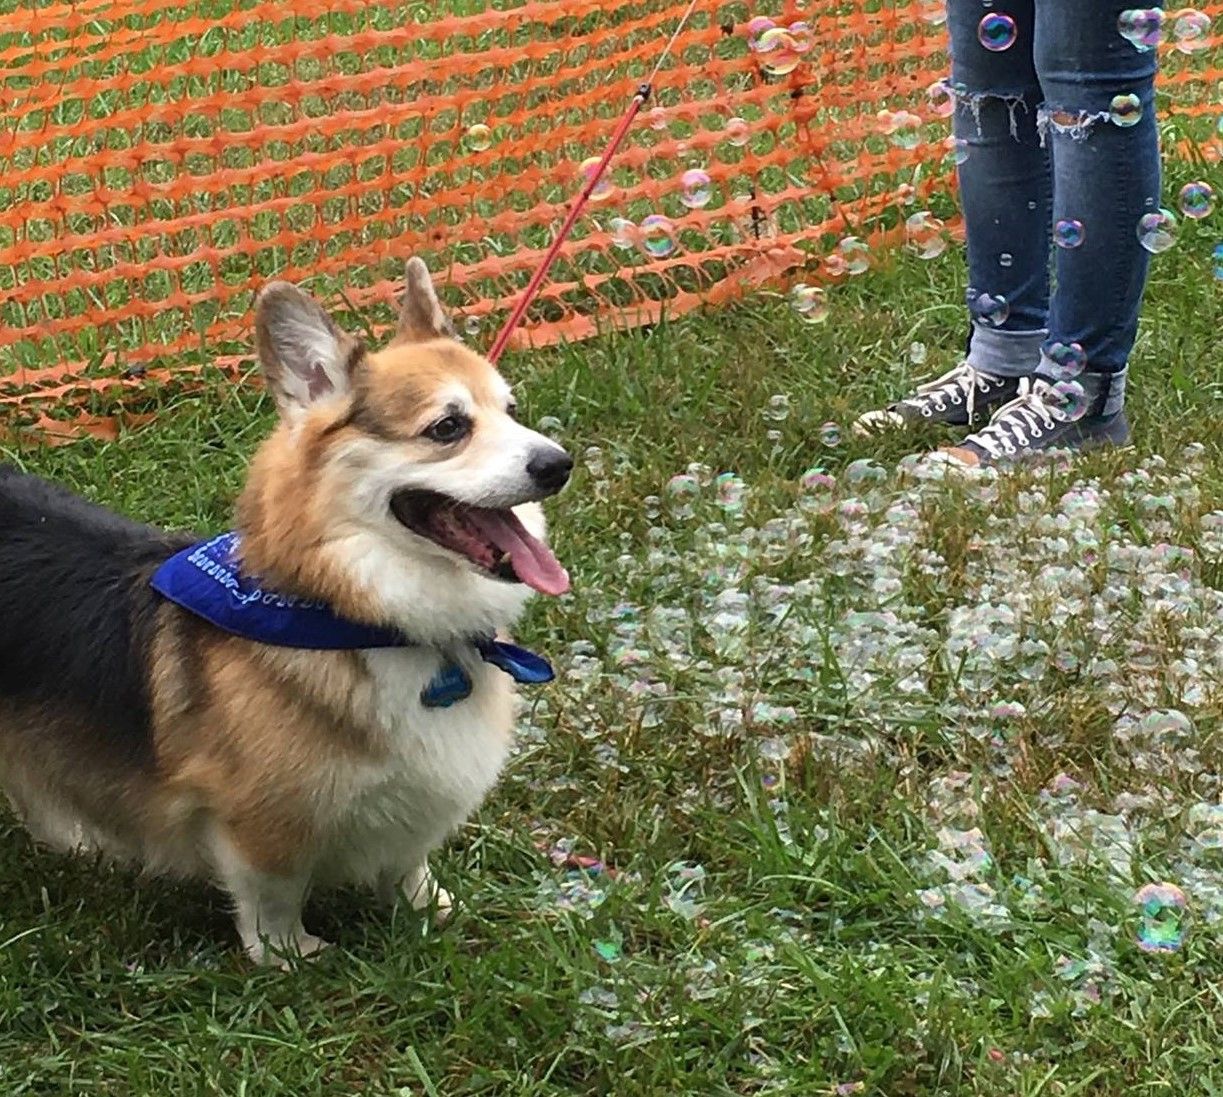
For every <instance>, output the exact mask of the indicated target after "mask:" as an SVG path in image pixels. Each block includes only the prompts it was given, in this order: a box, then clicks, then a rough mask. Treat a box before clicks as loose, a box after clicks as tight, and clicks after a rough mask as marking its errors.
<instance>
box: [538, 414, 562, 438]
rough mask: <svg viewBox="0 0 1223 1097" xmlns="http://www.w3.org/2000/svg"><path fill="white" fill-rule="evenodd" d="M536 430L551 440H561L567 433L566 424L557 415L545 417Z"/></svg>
mask: <svg viewBox="0 0 1223 1097" xmlns="http://www.w3.org/2000/svg"><path fill="white" fill-rule="evenodd" d="M536 429H537V430H538V431H539V433H540V434H546V435H547V436H548V437H549V438H559V437H560V436H561V435H562V434H564V432H565V424H564V423H562V422H561V421H560V420H559V419H558V418H557V417H556V416H555V415H545V416H544V417H543V418H542V419H540V421H539V423H538V424H537V426H536Z"/></svg>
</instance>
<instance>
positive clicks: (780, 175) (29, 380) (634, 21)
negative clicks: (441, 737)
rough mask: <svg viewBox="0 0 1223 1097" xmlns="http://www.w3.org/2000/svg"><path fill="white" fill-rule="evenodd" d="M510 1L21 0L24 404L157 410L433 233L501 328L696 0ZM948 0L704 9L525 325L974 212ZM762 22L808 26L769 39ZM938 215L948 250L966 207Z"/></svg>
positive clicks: (18, 211)
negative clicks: (936, 94) (257, 323)
mask: <svg viewBox="0 0 1223 1097" xmlns="http://www.w3.org/2000/svg"><path fill="white" fill-rule="evenodd" d="M493 5H495V7H494V6H486V5H485V4H484V3H483V0H432V2H431V3H408V4H402V3H401V4H378V3H372V4H371V3H367V2H365V0H362V2H359V3H358V2H356V0H328V2H327V3H321V2H317V0H305V2H296V3H293V4H287V3H275V2H250V0H187V2H180V0H175V2H174V3H173V4H171V3H166V2H164V0H80V2H78V3H32V2H29V0H20V2H19V3H17V4H16V5H15V6H14V5H13V4H12V3H11V0H10V3H9V4H8V5H6V7H7V9H8V10H7V12H6V14H5V15H4V22H3V23H2V24H0V100H2V104H3V112H4V132H3V134H2V135H0V163H2V166H3V174H2V176H0V294H2V295H3V296H2V303H0V310H2V311H0V320H2V323H3V327H2V329H0V402H3V403H5V404H7V405H8V407H7V408H6V411H5V412H4V415H5V416H6V418H12V419H14V421H26V419H27V418H28V419H30V420H33V419H37V420H38V422H40V423H41V424H42V425H43V426H44V427H49V428H50V429H52V431H53V432H57V433H59V434H63V433H65V431H64V430H63V429H59V430H58V431H56V428H55V427H54V424H53V422H52V420H53V419H56V418H64V417H66V416H67V415H68V412H66V411H65V409H73V410H77V409H79V410H82V412H83V413H87V412H93V413H97V412H99V411H102V410H105V411H113V410H114V406H115V398H116V396H117V395H118V396H124V397H126V398H125V399H124V401H123V403H124V405H125V406H127V407H128V409H129V411H130V410H131V409H132V408H133V407H134V406H137V405H139V404H140V403H141V399H140V398H141V396H142V395H143V394H142V393H141V391H140V390H142V389H145V388H148V387H150V386H165V385H167V384H171V385H172V384H176V383H178V382H180V381H183V380H186V381H190V380H191V379H192V377H193V376H195V375H197V374H198V373H199V372H200V371H201V370H206V369H212V368H217V367H221V368H223V369H228V370H230V371H231V372H234V371H236V369H237V368H238V365H239V363H240V362H241V361H242V359H243V356H244V355H246V354H248V353H249V335H250V330H249V329H250V314H251V305H252V301H253V298H254V294H255V292H256V291H257V289H258V287H259V286H260V285H261V284H262V283H264V282H265V281H267V280H268V279H270V278H273V277H277V278H288V279H292V280H294V281H298V282H301V283H303V284H305V285H306V286H308V287H309V288H310V289H312V290H313V291H314V292H315V293H316V294H317V295H318V296H319V297H320V298H321V299H323V300H324V301H326V302H328V303H329V304H330V305H331V306H333V308H336V309H337V311H340V312H344V311H346V310H349V309H352V310H359V311H360V313H361V317H360V318H358V317H356V316H352V317H350V318H349V319H350V321H351V322H357V321H358V319H360V320H367V319H368V318H369V317H373V321H374V323H381V322H385V321H389V319H390V312H389V309H390V304H389V302H390V301H391V300H392V298H393V296H394V293H395V290H396V287H397V284H398V281H399V278H400V275H401V272H402V264H403V261H404V259H405V258H406V257H407V256H408V255H412V254H417V255H421V256H423V257H424V258H425V259H426V261H427V262H428V263H429V266H430V268H431V269H432V270H433V271H434V273H435V276H436V277H437V280H438V283H439V286H440V287H442V289H443V292H444V294H445V296H446V298H447V301H448V303H449V304H450V305H451V306H452V307H453V308H454V310H455V311H456V312H457V313H458V314H459V315H460V317H461V319H460V325H461V326H463V327H465V328H466V330H467V332H468V334H469V335H470V336H471V337H472V338H473V339H474V340H475V341H476V342H477V343H479V342H481V341H489V340H491V338H492V335H493V333H494V332H495V330H496V328H497V326H498V324H499V322H500V320H502V319H503V318H504V316H505V315H506V313H507V311H508V309H509V308H510V307H511V306H512V304H513V302H514V301H515V299H516V296H517V294H518V292H519V291H520V290H521V289H522V287H523V286H524V285H525V284H526V282H527V280H528V279H529V277H530V275H531V273H532V271H533V270H534V269H535V267H536V266H537V264H538V263H539V261H540V258H541V256H542V254H543V251H544V250H545V249H546V247H547V245H548V244H549V242H550V241H551V234H552V233H553V232H555V230H556V228H557V226H558V225H559V224H560V222H561V220H562V219H563V217H564V216H565V213H566V212H567V208H568V203H570V202H571V201H572V200H573V199H574V198H575V196H576V195H577V193H578V191H579V189H580V186H581V184H582V182H583V179H582V173H581V164H582V162H583V160H584V159H585V158H587V157H591V156H595V155H597V154H599V153H601V152H602V151H603V148H604V146H605V144H606V141H607V139H608V137H609V135H610V133H611V131H612V129H613V127H614V124H615V121H616V119H617V118H618V117H619V116H620V115H621V114H622V113H623V111H624V110H625V109H626V107H627V105H628V103H629V102H630V100H631V99H632V96H633V94H634V92H635V90H636V89H637V88H638V86H639V85H640V83H641V82H642V80H643V79H644V78H645V77H646V75H647V74H648V73H649V71H650V70H651V69H652V68H653V66H654V63H655V62H656V61H657V59H658V58H659V56H660V54H661V52H662V49H663V46H664V44H665V42H666V39H667V38H668V36H669V35H670V33H671V31H672V30H673V29H674V28H675V27H676V25H677V23H678V20H679V17H680V15H681V14H682V12H683V11H684V9H685V8H686V7H687V3H686V0H636V2H628V3H616V4H610V3H607V2H606V0H603V2H594V0H535V2H525V3H518V2H515V0H501V2H498V0H493ZM804 9H805V10H804ZM939 9H941V3H939V2H938V0H935V2H933V3H930V2H925V0H914V2H909V3H904V2H896V0H841V2H839V3H835V4H819V5H817V4H815V3H814V2H813V0H810V2H808V3H805V4H804V3H801V2H798V0H792V2H790V3H788V4H782V3H771V4H770V3H761V4H757V5H754V6H751V7H749V6H748V5H746V4H742V3H732V4H726V3H722V4H719V3H716V2H711V3H708V4H698V5H697V11H696V13H695V15H694V17H693V18H692V20H691V22H690V23H689V24H688V25H687V26H686V28H685V29H684V31H683V33H682V34H681V35H680V37H679V40H678V42H677V44H676V47H675V50H674V52H673V54H672V55H671V57H670V59H669V60H668V62H667V63H666V64H665V65H664V67H663V69H662V72H661V73H660V75H659V77H658V80H657V81H656V84H655V98H654V101H653V103H652V104H650V105H649V106H648V107H647V109H646V111H645V112H644V113H643V115H642V117H641V118H640V120H639V122H638V124H637V125H636V126H635V128H634V129H633V131H632V133H631V135H630V137H629V140H628V142H627V143H626V145H625V146H624V149H623V151H622V152H621V153H620V155H619V156H617V158H616V160H615V161H614V163H613V170H612V173H611V184H610V186H609V188H608V190H609V193H608V195H607V196H606V197H603V198H601V199H600V200H599V201H597V202H595V203H592V205H591V206H590V207H589V210H588V213H587V215H586V216H584V217H583V218H582V219H581V220H580V221H579V223H578V226H577V230H576V231H575V233H574V236H573V238H572V239H571V240H570V241H569V242H568V243H567V244H566V246H565V248H564V249H563V251H562V253H561V258H560V260H559V262H558V263H557V266H556V267H555V269H554V270H553V272H552V276H551V278H550V279H549V281H548V282H547V283H546V284H545V287H544V290H543V293H542V294H541V296H540V298H539V299H538V301H537V302H536V303H535V305H534V307H533V308H532V310H531V311H530V313H529V314H528V318H527V323H526V324H525V326H524V328H523V329H522V331H521V332H520V333H519V339H518V342H519V344H520V345H522V344H523V343H533V344H536V345H538V344H542V343H546V342H549V341H556V340H559V339H580V338H582V337H585V336H587V335H589V334H591V333H593V332H594V331H596V330H598V329H599V327H601V326H605V325H607V324H611V323H619V324H633V323H641V322H644V321H647V320H650V319H654V318H656V317H657V316H658V315H659V314H660V312H661V311H662V310H664V309H665V310H666V311H667V312H668V313H669V314H678V313H681V312H683V311H685V310H688V309H691V308H693V307H694V306H696V305H698V304H700V303H702V302H714V303H716V302H720V301H725V300H727V299H729V298H730V297H733V296H734V295H736V294H739V293H742V292H743V291H744V290H745V289H747V288H752V287H757V286H760V285H763V284H766V283H774V282H777V281H779V280H784V278H785V277H786V276H787V275H792V274H793V273H794V272H796V271H798V270H800V269H802V270H805V271H806V272H807V273H806V274H804V275H803V277H805V278H806V279H807V280H815V279H816V278H827V277H829V276H831V277H833V278H835V277H838V276H842V275H843V274H844V273H846V271H857V270H858V269H859V267H860V265H861V262H860V260H861V256H860V254H859V253H856V252H854V251H853V250H852V247H851V248H850V249H849V250H848V251H840V250H838V242H839V241H840V240H842V239H843V238H844V237H846V236H849V235H852V236H856V237H859V238H861V239H862V240H864V241H870V242H871V243H872V247H888V246H893V245H895V244H897V243H900V242H903V240H904V236H905V233H904V226H905V222H906V220H907V219H908V218H910V217H912V216H913V215H914V214H915V213H919V212H921V211H924V210H926V209H928V208H930V203H931V202H932V201H933V203H934V209H935V210H936V212H939V213H941V214H942V215H944V216H946V215H948V214H949V213H950V211H951V209H952V207H951V205H950V204H949V202H948V199H947V193H948V191H949V189H950V181H951V178H952V175H953V172H952V167H951V165H952V160H951V158H950V157H949V155H948V149H947V146H946V144H945V142H946V139H947V136H948V123H947V119H946V117H945V116H944V115H943V113H942V111H941V110H940V109H939V105H938V103H937V100H931V99H930V97H928V96H927V90H926V89H927V88H928V87H929V86H930V85H931V84H932V83H933V82H935V81H936V80H938V79H939V78H940V77H942V76H943V75H944V74H945V69H946V56H945V38H944V35H945V28H944V27H942V26H939V25H938V24H937V23H936V22H933V21H932V16H933V14H934V12H937V11H938V10H939ZM0 10H3V9H0ZM439 10H444V11H446V12H452V14H438V13H439ZM1202 10H1203V11H1205V12H1206V13H1207V14H1209V15H1211V16H1218V15H1219V14H1220V13H1223V3H1213V4H1209V5H1206V6H1205V7H1204V8H1203V9H1202ZM759 16H767V17H769V18H771V19H772V20H773V21H774V22H775V23H777V24H779V25H780V26H782V27H785V28H791V26H792V24H794V23H796V22H802V21H805V22H806V23H807V25H808V27H809V30H807V31H804V30H803V28H802V27H798V28H793V30H792V32H791V31H790V30H787V32H786V36H784V37H783V38H782V39H781V41H780V44H779V45H778V47H777V48H776V49H773V50H767V51H760V50H754V49H753V48H752V43H751V42H750V41H749V39H750V38H751V36H752V34H753V33H759V28H757V27H754V26H753V25H752V22H751V21H752V20H753V19H754V18H756V17H759ZM1217 46H1218V43H1217V41H1216V40H1215V39H1213V38H1212V39H1210V40H1209V42H1207V43H1206V48H1205V49H1203V50H1201V51H1195V52H1192V53H1191V52H1187V51H1186V52H1181V51H1178V50H1176V49H1175V48H1169V49H1167V56H1166V58H1165V65H1164V71H1163V75H1162V77H1161V81H1162V89H1163V91H1164V92H1165V93H1166V94H1165V95H1164V100H1165V101H1166V105H1167V110H1168V112H1169V115H1170V116H1171V115H1173V114H1179V115H1181V116H1182V117H1183V118H1184V119H1185V120H1186V121H1185V125H1184V127H1182V132H1183V133H1185V134H1196V135H1198V137H1199V138H1200V140H1201V142H1202V145H1201V147H1206V148H1209V140H1208V138H1209V134H1210V133H1211V131H1212V129H1213V121H1214V116H1215V114H1216V113H1217V109H1218V108H1217V106H1216V100H1215V99H1214V98H1212V97H1213V96H1214V95H1215V88H1216V87H1217V82H1218V80H1219V79H1220V78H1221V77H1223V68H1220V67H1219V63H1220V61H1221V60H1223V58H1221V57H1220V53H1219V51H1218V49H1217ZM796 47H797V48H796ZM803 47H808V48H806V49H805V50H804V49H803ZM785 70H790V71H785ZM689 169H700V170H703V171H705V172H707V173H708V176H709V178H710V184H709V187H708V188H707V189H708V191H709V195H708V201H707V202H706V201H705V199H706V197H707V195H706V194H705V193H703V191H704V190H705V189H706V188H704V187H701V186H690V187H689V189H688V192H687V193H685V190H684V186H683V183H682V181H681V180H682V176H683V173H684V172H685V171H686V170H689ZM685 199H686V201H685ZM940 203H941V204H940ZM648 217H661V218H665V219H667V220H669V222H670V223H671V225H672V226H673V231H668V229H667V225H666V224H662V226H661V227H659V225H658V222H657V221H655V222H649V223H646V224H645V226H644V227H643V222H644V221H645V219H646V218H648ZM918 228H919V230H920V231H921V232H923V233H926V234H933V235H934V237H935V239H934V240H933V241H932V242H931V241H929V240H927V241H925V242H926V243H929V244H930V248H929V250H930V251H937V250H938V240H937V235H938V233H939V225H938V223H935V222H933V221H931V222H925V223H919V224H918ZM830 257H831V260H832V261H831V262H829V261H828V259H829V258H830ZM821 259H824V260H825V261H824V262H823V263H820V262H819V260H821ZM108 390H113V391H108ZM125 390H126V391H125ZM133 390H135V391H133ZM102 404H105V405H106V406H105V407H104V408H103V407H101V406H100V405H102ZM48 416H50V418H48ZM81 421H82V423H83V424H84V426H85V428H86V429H93V430H97V431H99V432H102V433H105V432H106V431H109V430H112V429H113V421H111V420H109V419H106V420H99V419H98V418H96V415H95V416H94V417H92V418H91V417H90V416H89V415H88V414H83V418H82V420H81Z"/></svg>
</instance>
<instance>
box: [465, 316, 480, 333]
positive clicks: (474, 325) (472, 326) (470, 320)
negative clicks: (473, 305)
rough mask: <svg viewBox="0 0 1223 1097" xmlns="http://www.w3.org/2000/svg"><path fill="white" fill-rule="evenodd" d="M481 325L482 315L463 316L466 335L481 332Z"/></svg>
mask: <svg viewBox="0 0 1223 1097" xmlns="http://www.w3.org/2000/svg"><path fill="white" fill-rule="evenodd" d="M480 327H481V324H480V317H478V316H465V317H464V318H463V332H464V334H466V335H479V334H480Z"/></svg>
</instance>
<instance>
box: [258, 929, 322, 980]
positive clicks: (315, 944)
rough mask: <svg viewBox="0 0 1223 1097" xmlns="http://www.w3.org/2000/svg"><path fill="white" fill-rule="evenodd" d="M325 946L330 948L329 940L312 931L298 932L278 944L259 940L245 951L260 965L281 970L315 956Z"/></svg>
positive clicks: (290, 968)
mask: <svg viewBox="0 0 1223 1097" xmlns="http://www.w3.org/2000/svg"><path fill="white" fill-rule="evenodd" d="M325 948H331V942H330V941H324V940H323V938H321V937H315V936H314V934H312V933H299V934H298V935H297V936H296V937H294V938H292V939H291V940H289V941H285V942H283V943H278V944H269V943H268V942H267V941H263V940H261V941H259V942H258V943H257V944H253V945H251V946H250V947H249V948H248V949H247V950H246V953H247V955H248V956H249V957H250V958H251V959H252V960H254V961H255V963H257V964H259V965H260V966H261V967H278V968H280V970H281V971H292V970H293V968H294V967H295V966H296V965H297V964H299V963H300V962H301V961H302V960H308V959H310V958H311V957H313V956H317V955H318V954H319V953H320V952H322V951H323V949H325Z"/></svg>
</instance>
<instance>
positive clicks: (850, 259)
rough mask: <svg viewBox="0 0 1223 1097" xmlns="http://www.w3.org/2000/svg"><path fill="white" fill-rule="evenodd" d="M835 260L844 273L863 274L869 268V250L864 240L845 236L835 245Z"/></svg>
mask: <svg viewBox="0 0 1223 1097" xmlns="http://www.w3.org/2000/svg"><path fill="white" fill-rule="evenodd" d="M830 258H831V257H830ZM836 258H837V259H838V260H839V261H840V262H839V266H840V269H841V270H842V271H844V273H846V274H850V275H858V274H865V273H866V272H867V271H868V270H870V266H871V249H870V246H869V245H868V244H867V243H866V242H865V241H864V240H860V239H858V237H856V236H847V237H845V239H844V240H842V241H841V242H840V243H839V244H838V245H837V253H836ZM834 265H836V264H834Z"/></svg>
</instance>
